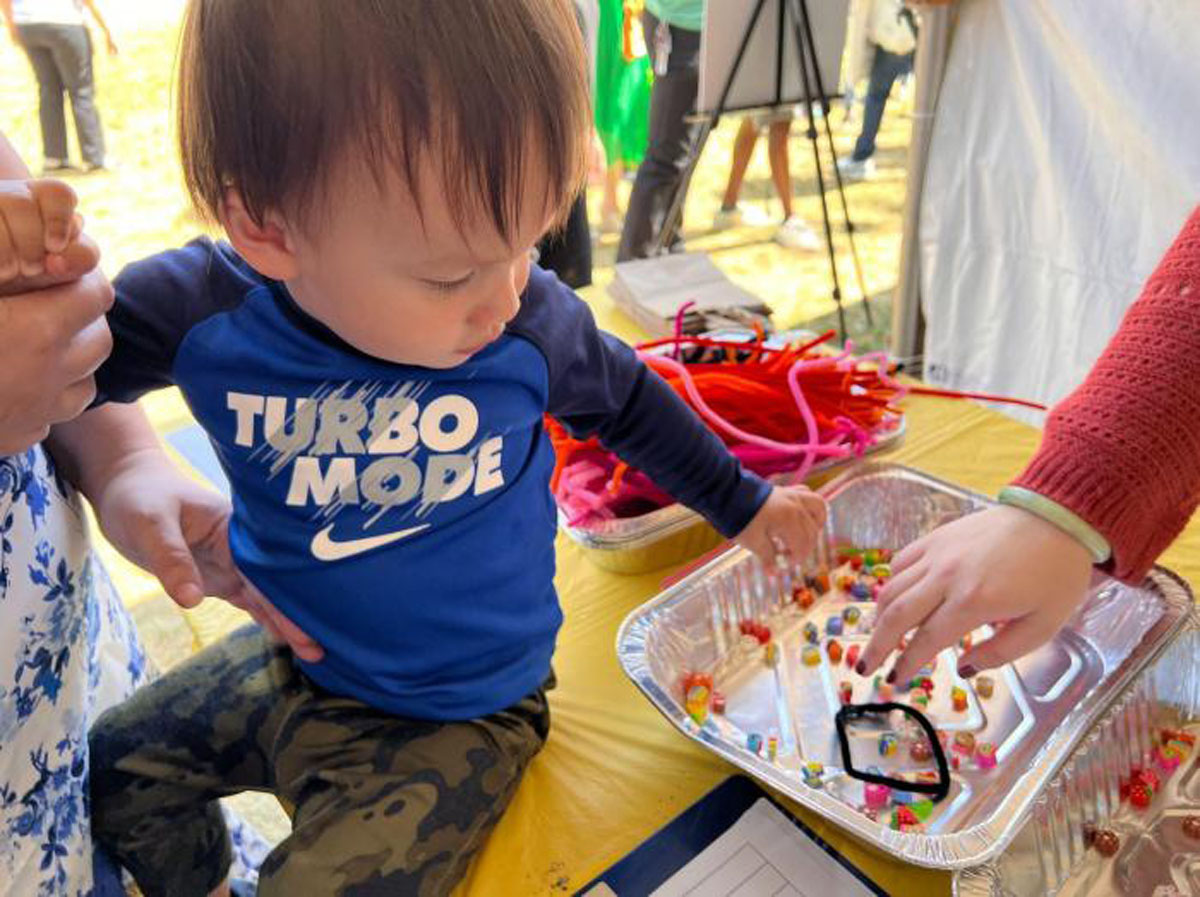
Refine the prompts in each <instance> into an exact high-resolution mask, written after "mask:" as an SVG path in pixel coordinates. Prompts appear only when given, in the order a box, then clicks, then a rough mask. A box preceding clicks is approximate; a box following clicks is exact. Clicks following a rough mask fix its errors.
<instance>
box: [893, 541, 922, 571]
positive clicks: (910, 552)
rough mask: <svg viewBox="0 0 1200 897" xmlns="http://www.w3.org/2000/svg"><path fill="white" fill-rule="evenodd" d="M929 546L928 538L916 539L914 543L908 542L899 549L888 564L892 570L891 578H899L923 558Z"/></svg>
mask: <svg viewBox="0 0 1200 897" xmlns="http://www.w3.org/2000/svg"><path fill="white" fill-rule="evenodd" d="M928 544H929V536H924V537H923V538H920V539H917V541H915V542H910V543H909V544H908V545H905V546H904V547H903V548H901V549H900V550H899V551H898V552H896V554H895V555H893V557H892V562H891V564H890V566H891V568H892V576H893V577H895V576H899V575H900V574H901V573H903V572H904V571H905V570H907V569H908V568H909V567H911V566H913V565H914V564H915V563H917V561H919V560H921V558H923V557H925V550H926V548H927V547H928Z"/></svg>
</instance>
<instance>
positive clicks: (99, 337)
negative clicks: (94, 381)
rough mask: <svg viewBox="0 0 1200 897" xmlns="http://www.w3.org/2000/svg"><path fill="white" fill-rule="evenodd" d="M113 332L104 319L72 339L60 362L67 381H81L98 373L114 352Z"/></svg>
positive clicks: (86, 326)
mask: <svg viewBox="0 0 1200 897" xmlns="http://www.w3.org/2000/svg"><path fill="white" fill-rule="evenodd" d="M112 346H113V339H112V332H111V331H110V330H109V329H108V322H107V321H105V319H104V318H97V319H96V320H95V321H92V322H91V323H90V324H87V325H85V326H84V327H83V329H82V330H80V331H79V332H77V333H76V334H75V335H74V336H72V337H71V341H70V343H69V344H68V345H67V348H66V351H65V352H64V353H63V355H62V360H61V361H60V362H59V370H60V372H61V374H62V376H63V377H64V378H65V379H69V380H80V379H82V378H84V377H90V376H91V375H92V374H94V373H96V369H97V368H99V367H100V365H102V364H104V359H106V358H108V356H109V353H111V352H112Z"/></svg>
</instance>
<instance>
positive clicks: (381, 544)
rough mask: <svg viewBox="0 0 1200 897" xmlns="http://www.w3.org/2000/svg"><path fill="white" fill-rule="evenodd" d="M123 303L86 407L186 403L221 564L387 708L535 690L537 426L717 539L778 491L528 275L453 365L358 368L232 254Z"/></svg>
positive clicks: (167, 270)
mask: <svg viewBox="0 0 1200 897" xmlns="http://www.w3.org/2000/svg"><path fill="white" fill-rule="evenodd" d="M114 286H115V287H116V292H117V299H116V304H115V306H114V308H113V310H112V312H111V313H110V315H109V325H110V327H111V329H112V332H113V336H114V342H115V345H114V349H113V353H112V356H111V357H110V358H109V360H108V361H107V362H106V363H105V365H104V366H103V367H102V368H101V369H100V371H99V373H98V375H97V384H98V390H99V397H98V401H120V402H128V401H132V400H134V399H136V398H137V397H138V396H140V395H142V394H143V393H145V392H147V391H149V390H152V389H155V388H159V387H163V386H167V385H170V384H175V385H178V386H179V388H180V389H181V390H182V392H183V395H184V397H185V398H186V400H187V402H188V405H189V406H190V408H191V410H192V413H193V414H194V415H195V417H196V419H197V420H198V421H199V423H200V424H201V426H202V427H203V428H204V429H205V431H206V432H207V433H208V435H209V438H210V439H211V441H212V443H213V446H214V448H215V450H216V454H217V456H218V458H219V459H220V461H221V464H222V466H223V468H224V470H225V473H226V475H227V476H228V477H229V481H230V484H231V487H232V494H233V508H234V510H233V519H232V522H231V525H230V542H231V548H232V551H233V556H234V559H235V561H236V562H237V564H238V566H239V567H240V568H241V570H242V571H243V573H244V574H245V575H246V576H247V577H248V578H249V579H250V580H251V582H253V583H254V584H255V585H256V586H257V587H258V588H259V589H260V590H261V591H262V592H263V593H264V594H265V595H266V596H267V597H268V598H269V599H270V600H271V601H272V602H274V604H275V605H276V606H277V607H278V608H279V609H280V610H281V611H282V612H283V613H285V614H287V615H288V616H289V617H290V618H291V619H292V620H294V621H295V622H296V623H297V624H298V625H299V626H300V627H301V628H303V629H304V630H306V631H307V632H308V633H309V634H310V635H311V636H312V637H313V638H315V639H316V640H317V641H318V642H319V643H320V644H321V645H322V647H323V648H324V649H325V658H324V659H323V660H322V661H321V662H318V663H315V664H310V663H301V666H302V667H303V669H304V671H305V672H306V673H307V674H308V675H309V676H310V677H311V678H312V679H313V680H314V681H315V682H317V683H318V684H319V685H321V686H323V687H325V688H326V689H328V690H330V691H333V692H336V693H338V694H343V695H348V696H351V697H354V698H358V699H359V700H362V701H364V702H366V703H368V704H371V705H374V706H376V707H379V708H382V709H385V710H388V711H391V712H394V713H398V714H402V715H405V716H413V717H419V718H427V719H467V718H471V717H477V716H481V715H484V714H487V713H491V712H494V711H496V710H499V709H502V708H504V707H507V706H509V705H510V704H512V703H514V702H515V701H517V700H519V699H520V698H522V697H523V696H525V695H526V694H528V693H529V692H531V691H533V690H534V689H535V688H537V687H538V686H539V685H540V684H541V683H542V682H543V681H544V680H545V678H546V676H547V675H548V674H549V669H550V657H551V655H552V654H553V651H554V640H555V636H556V634H557V632H558V628H559V625H560V623H561V620H562V613H561V610H560V609H559V605H558V599H557V596H556V594H555V591H554V584H553V579H554V532H555V522H556V521H555V508H554V502H553V499H552V496H551V494H550V489H549V480H550V474H551V472H552V470H553V466H554V458H553V450H552V448H551V446H550V441H549V439H548V437H547V435H546V433H545V431H544V429H543V414H544V413H546V412H549V413H550V414H552V415H554V416H555V417H557V418H558V419H559V420H560V421H561V422H562V423H563V424H564V425H565V426H566V427H567V428H568V429H569V430H570V431H571V432H572V433H573V434H575V435H577V436H581V437H582V436H589V435H593V434H595V435H598V436H599V437H600V438H601V439H602V440H603V441H604V443H605V444H606V445H607V446H609V447H610V448H611V449H612V450H614V451H616V452H617V453H618V454H619V455H620V456H621V457H622V458H624V459H625V460H626V461H628V462H629V463H630V464H632V465H634V466H636V467H638V468H639V469H641V470H644V471H645V472H646V473H648V474H649V475H650V476H652V477H653V478H654V479H655V481H656V482H658V483H659V484H660V485H662V486H663V487H664V488H665V489H667V490H668V491H670V492H671V493H672V494H673V495H675V496H676V497H677V498H678V499H679V500H680V501H683V502H684V503H686V504H688V505H690V506H691V507H693V508H695V509H696V510H698V511H700V512H701V513H702V514H704V515H705V516H706V517H707V518H708V519H709V520H711V521H712V522H713V523H714V525H716V527H717V528H718V529H719V530H721V532H723V533H725V534H726V535H734V534H736V533H737V532H739V531H740V530H741V529H742V528H743V527H744V526H745V525H746V524H747V523H748V522H749V521H750V519H751V518H752V517H753V516H754V514H755V513H756V512H757V510H758V508H759V507H760V506H761V504H762V503H763V501H764V500H765V499H766V495H767V493H768V491H769V487H768V486H767V485H766V484H765V483H764V482H763V481H762V480H760V479H759V478H757V477H755V476H754V475H752V474H749V473H746V472H744V471H743V470H742V469H741V467H740V466H739V464H738V463H737V461H736V460H735V459H734V458H733V457H732V456H730V455H729V453H728V452H727V451H726V450H725V448H724V446H723V445H722V444H721V442H720V441H719V440H718V439H717V438H716V437H715V436H714V435H713V434H712V433H711V432H709V430H708V429H707V428H706V427H705V426H704V425H703V424H702V423H701V422H700V420H699V419H698V418H697V417H696V416H695V415H694V414H693V413H692V411H691V410H690V409H689V408H688V407H687V406H686V405H685V404H684V403H683V402H681V401H680V400H679V398H678V397H677V396H676V395H675V393H674V391H673V390H671V388H670V387H669V386H667V385H666V384H665V383H664V382H663V381H662V380H661V379H660V378H659V377H658V376H657V375H656V374H654V373H653V372H652V371H650V370H649V369H648V368H647V367H646V366H645V365H643V364H642V363H641V362H640V361H639V360H638V359H637V357H636V355H635V354H634V352H633V351H632V350H631V349H630V348H629V347H628V346H626V345H625V344H623V343H621V342H620V341H619V340H617V339H616V338H614V337H613V336H611V335H609V334H607V333H603V332H601V331H599V330H598V329H597V328H596V325H595V322H594V321H593V319H592V315H591V312H590V310H589V309H588V308H587V306H586V305H585V304H584V303H583V302H582V301H581V300H580V299H579V298H578V297H577V296H576V295H575V294H574V293H572V292H571V291H570V290H568V289H567V288H566V287H564V286H563V285H562V284H561V283H559V281H558V280H557V279H556V278H555V277H554V276H553V275H552V274H549V273H546V272H544V271H542V270H540V269H536V268H535V269H534V270H533V271H532V273H531V276H530V279H529V285H528V287H527V288H526V290H525V292H524V294H523V295H522V297H521V308H520V311H519V312H518V314H517V316H516V317H515V318H514V319H513V320H512V321H511V322H510V323H509V325H508V327H507V328H506V331H505V333H504V335H503V336H502V337H501V338H500V339H499V340H497V341H496V342H495V343H493V344H491V345H490V346H488V347H487V348H486V349H484V350H483V351H481V352H479V353H477V354H476V355H474V356H473V357H471V358H470V359H469V360H468V361H466V362H464V363H463V364H461V365H459V366H458V367H455V368H451V369H448V370H432V369H426V368H420V367H413V366H406V365H399V364H393V363H390V362H385V361H381V360H379V359H376V358H373V357H371V356H368V355H365V354H363V353H362V352H359V351H358V350H356V349H354V348H353V347H352V346H350V345H348V344H347V343H345V342H344V341H343V340H341V339H340V338H339V337H338V336H337V335H336V334H334V333H333V332H332V331H330V330H329V329H328V328H326V327H325V326H324V325H322V324H321V323H319V322H318V321H316V320H315V319H313V318H312V317H310V316H309V315H307V314H306V313H305V312H304V311H302V310H301V309H300V308H299V307H298V306H297V305H296V304H295V302H294V301H293V300H292V298H291V297H290V295H289V294H288V291H287V288H286V287H285V286H284V285H283V284H281V283H278V282H275V281H270V280H267V279H266V278H263V277H262V276H260V275H258V274H257V273H256V272H255V271H254V270H253V269H252V268H250V266H249V265H248V264H247V263H246V262H245V261H244V260H242V259H241V258H240V257H239V256H238V255H237V254H236V253H235V252H234V251H233V250H232V249H231V248H230V247H229V246H228V245H225V244H214V243H212V242H211V241H209V240H204V239H201V240H196V241H194V242H192V243H190V244H188V245H187V246H186V247H184V248H182V249H179V250H175V251H171V252H166V253H163V254H161V255H157V256H154V257H152V258H150V259H147V260H145V261H142V262H139V263H136V264H134V265H131V266H129V267H128V268H127V269H125V270H124V271H123V272H122V273H121V274H120V275H119V276H118V277H117V279H116V281H115V283H114Z"/></svg>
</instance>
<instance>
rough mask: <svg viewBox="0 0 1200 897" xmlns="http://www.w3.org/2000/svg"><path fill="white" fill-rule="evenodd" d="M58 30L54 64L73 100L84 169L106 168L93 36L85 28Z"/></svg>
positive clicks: (72, 105)
mask: <svg viewBox="0 0 1200 897" xmlns="http://www.w3.org/2000/svg"><path fill="white" fill-rule="evenodd" d="M49 27H52V28H54V29H55V30H56V31H57V37H56V38H55V41H54V46H53V52H54V62H55V64H56V65H57V66H58V71H59V73H60V75H61V76H62V80H63V84H64V85H65V86H66V88H67V93H68V94H69V95H70V97H71V114H72V115H73V116H74V118H75V136H76V137H78V138H79V151H80V153H81V154H82V155H83V167H84V169H85V170H92V169H96V168H103V167H104V164H105V159H104V132H103V131H102V130H101V127H100V113H99V112H98V111H97V110H96V85H95V82H94V80H93V77H92V36H91V33H90V32H89V31H88V30H87V28H85V27H84V26H82V25H52V26H49Z"/></svg>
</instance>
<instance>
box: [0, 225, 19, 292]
mask: <svg viewBox="0 0 1200 897" xmlns="http://www.w3.org/2000/svg"><path fill="white" fill-rule="evenodd" d="M20 276H21V260H20V259H19V258H18V257H17V248H16V246H14V245H13V240H12V235H11V234H9V232H8V224H7V222H5V220H4V216H3V215H0V281H5V282H9V283H11V282H12V281H14V280H16V279H18V278H19V277H20Z"/></svg>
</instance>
